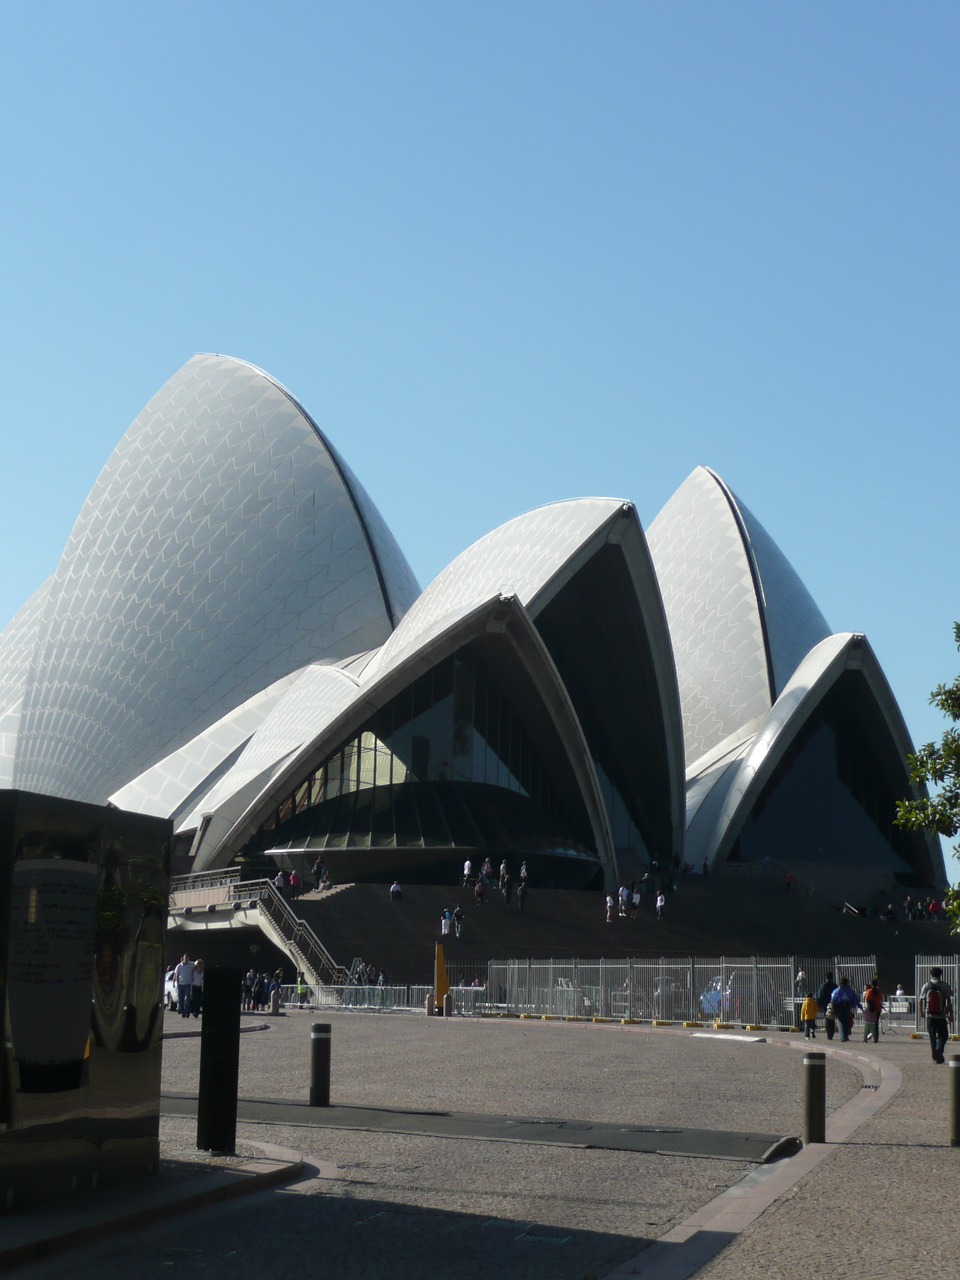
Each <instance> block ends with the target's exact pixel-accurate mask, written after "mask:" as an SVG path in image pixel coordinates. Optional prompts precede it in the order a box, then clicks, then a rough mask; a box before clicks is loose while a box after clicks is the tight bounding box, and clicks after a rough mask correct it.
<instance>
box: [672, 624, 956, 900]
mask: <svg viewBox="0 0 960 1280" xmlns="http://www.w3.org/2000/svg"><path fill="white" fill-rule="evenodd" d="M851 673H856V674H857V675H858V676H859V677H862V680H861V683H860V693H861V696H863V697H866V698H868V699H870V701H871V702H872V704H873V708H874V709H875V711H876V713H877V715H876V722H877V724H878V726H880V728H879V730H878V732H876V733H875V734H874V735H873V736H874V745H875V746H881V747H883V749H884V754H885V756H886V758H887V759H888V760H895V761H897V762H898V765H899V770H900V772H901V773H902V779H901V785H902V789H901V794H904V795H906V794H908V793H909V794H913V795H919V794H920V793H919V792H918V791H917V789H916V788H915V787H913V786H912V785H911V784H910V781H909V776H908V774H907V769H906V763H905V762H906V757H907V754H908V753H909V752H910V751H911V750H912V746H911V742H910V737H909V734H908V732H907V727H906V725H905V723H904V721H903V717H902V715H901V713H900V710H899V708H898V706H897V703H896V700H895V698H894V696H893V693H892V691H891V689H890V686H889V684H888V683H887V680H886V677H885V676H884V674H883V671H882V669H881V667H880V664H879V663H878V662H877V659H876V656H875V654H874V653H873V650H872V649H871V647H870V645H869V644H868V642H867V640H866V637H864V636H862V635H858V634H855V633H849V632H848V633H842V634H838V635H832V636H829V637H827V639H825V640H823V641H822V642H821V643H820V644H818V645H815V646H814V647H813V649H812V650H811V651H810V653H809V654H807V656H806V657H805V658H804V659H803V661H802V662H801V663H800V664H799V666H798V667H797V669H796V671H795V672H794V673H793V676H792V677H791V679H790V680H789V681H788V682H787V685H786V687H785V688H784V690H783V692H782V693H781V694H780V696H779V698H778V699H777V701H776V703H775V704H774V706H773V708H772V709H771V711H770V713H769V715H768V716H767V717H766V719H765V720H764V723H763V725H762V728H761V730H760V732H759V733H757V734H755V735H751V736H750V737H749V738H748V739H747V740H746V741H744V742H742V743H740V744H739V745H737V746H733V747H731V749H730V751H729V754H728V755H727V756H726V757H725V758H718V759H716V760H715V761H712V762H710V763H708V765H707V767H706V768H705V769H704V771H703V773H702V774H701V775H700V776H699V777H698V778H694V779H691V780H690V789H691V790H692V791H694V792H697V793H698V794H697V804H696V807H695V808H693V811H692V813H691V818H690V823H689V827H688V831H687V849H688V856H689V857H690V858H691V859H696V860H699V859H700V858H703V857H706V858H708V859H709V860H710V861H712V862H718V863H719V862H722V861H723V860H724V859H725V858H726V857H727V856H728V855H729V853H730V851H731V848H732V847H733V845H734V843H735V841H736V840H737V838H738V835H739V834H740V832H741V831H742V829H743V826H744V823H745V822H746V821H747V818H748V817H749V815H750V812H751V810H752V809H753V807H754V806H755V805H756V804H757V802H758V800H759V799H760V797H761V794H762V793H763V791H764V788H765V787H766V786H767V785H768V783H769V782H770V781H771V779H772V778H773V777H774V774H775V772H776V770H777V768H778V766H779V765H780V764H781V762H782V761H783V760H784V759H785V757H786V756H787V753H788V752H789V751H790V749H791V747H792V745H793V744H794V743H795V742H796V741H797V739H798V737H799V736H800V735H801V734H802V732H803V730H804V728H805V726H806V725H807V723H808V721H810V720H811V718H812V717H813V716H814V714H815V713H816V711H817V709H818V708H819V707H820V706H821V705H822V704H823V703H824V700H825V699H826V698H827V696H828V695H829V694H830V693H831V691H832V690H833V689H834V688H835V687H836V686H837V685H838V683H839V682H840V681H841V680H843V679H848V678H849V676H850V674H851ZM881 737H882V738H883V739H885V741H883V742H882V743H881V742H878V741H877V740H878V739H879V738H881ZM821 799H822V797H821ZM920 839H922V843H923V846H924V852H925V856H921V857H920V858H918V859H917V862H918V863H919V862H923V863H924V865H915V866H914V868H913V869H914V870H915V871H916V872H917V873H918V874H920V875H921V877H922V878H923V879H924V881H925V882H927V883H930V884H943V883H945V870H944V865H943V855H942V852H941V850H940V845H939V842H938V841H937V840H935V839H934V838H933V837H932V836H927V835H924V836H922V837H920ZM837 860H838V861H839V859H837Z"/></svg>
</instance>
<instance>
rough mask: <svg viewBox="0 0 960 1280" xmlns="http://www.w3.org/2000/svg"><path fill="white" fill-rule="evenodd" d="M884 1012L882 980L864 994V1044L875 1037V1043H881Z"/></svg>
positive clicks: (874, 981)
mask: <svg viewBox="0 0 960 1280" xmlns="http://www.w3.org/2000/svg"><path fill="white" fill-rule="evenodd" d="M882 1012H883V992H882V991H881V990H880V979H879V978H877V977H874V979H873V981H872V982H871V983H870V985H869V987H867V989H866V991H864V993H863V1043H864V1044H866V1043H867V1041H868V1040H869V1039H870V1037H871V1036H873V1043H874V1044H879V1043H880V1015H881V1013H882Z"/></svg>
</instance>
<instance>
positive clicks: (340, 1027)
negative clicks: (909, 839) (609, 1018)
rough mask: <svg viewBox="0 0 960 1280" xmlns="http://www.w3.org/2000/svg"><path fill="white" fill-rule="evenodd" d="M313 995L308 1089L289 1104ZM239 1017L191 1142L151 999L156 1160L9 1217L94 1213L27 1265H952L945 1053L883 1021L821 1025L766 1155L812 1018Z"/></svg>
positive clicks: (910, 1270) (188, 1268)
mask: <svg viewBox="0 0 960 1280" xmlns="http://www.w3.org/2000/svg"><path fill="white" fill-rule="evenodd" d="M317 1020H322V1021H325V1022H330V1023H331V1024H332V1045H333V1051H332V1078H331V1103H332V1104H333V1106H332V1107H331V1111H330V1112H325V1111H323V1110H322V1109H315V1108H310V1107H308V1106H305V1105H304V1103H305V1101H306V1099H307V1094H308V1084H309V1061H310V1028H311V1026H312V1024H313V1022H314V1021H317ZM242 1029H243V1033H242V1035H241V1054H240V1085H239V1092H240V1097H241V1099H242V1100H243V1101H242V1102H241V1106H240V1122H239V1126H238V1152H237V1156H236V1157H234V1158H229V1159H228V1158H215V1157H209V1156H207V1155H205V1154H204V1153H198V1152H197V1151H196V1149H195V1137H196V1121H195V1119H194V1118H193V1117H192V1115H191V1114H190V1111H191V1107H192V1101H191V1100H192V1098H193V1097H194V1096H195V1094H196V1090H197V1079H198V1068H199V1056H200V1038H199V1035H198V1034H196V1032H197V1024H196V1023H194V1022H191V1023H184V1022H182V1021H181V1020H180V1019H178V1018H177V1017H176V1016H175V1015H167V1026H166V1032H167V1036H168V1039H167V1040H166V1041H165V1044H164V1082H163V1087H164V1094H165V1098H166V1101H165V1111H167V1112H169V1113H170V1114H166V1115H165V1116H164V1118H163V1120H162V1122H161V1141H162V1155H163V1170H162V1173H161V1177H160V1179H159V1180H158V1184H157V1185H153V1184H151V1188H150V1190H149V1192H143V1191H137V1190H136V1189H131V1190H130V1191H129V1192H125V1193H124V1194H121V1195H116V1194H115V1193H113V1192H106V1191H104V1192H101V1193H99V1196H98V1197H96V1198H93V1197H91V1198H90V1199H89V1200H88V1201H86V1202H84V1203H77V1204H74V1205H73V1206H70V1207H68V1208H63V1209H53V1210H51V1209H47V1210H46V1211H44V1212H43V1213H42V1214H41V1213H38V1214H37V1215H35V1216H31V1215H27V1216H25V1217H20V1218H18V1219H13V1220H7V1224H9V1225H10V1226H11V1227H13V1228H14V1229H15V1231H16V1232H19V1238H20V1239H23V1240H27V1239H28V1238H29V1235H30V1230H31V1224H32V1226H33V1228H34V1231H35V1233H36V1231H37V1230H39V1229H40V1228H39V1224H40V1223H44V1224H47V1225H46V1226H45V1228H44V1229H45V1230H46V1231H47V1233H48V1234H49V1235H51V1236H52V1237H53V1238H54V1241H53V1243H54V1247H56V1238H57V1236H58V1235H59V1236H63V1235H64V1234H65V1233H66V1232H69V1231H78V1230H81V1229H83V1227H84V1225H85V1224H86V1226H87V1227H88V1228H90V1231H91V1235H92V1238H89V1239H86V1240H85V1241H84V1243H82V1245H75V1246H74V1247H73V1248H71V1249H70V1251H69V1253H66V1252H64V1253H62V1254H59V1255H56V1254H55V1255H54V1256H52V1257H51V1258H49V1259H48V1260H44V1261H38V1262H30V1263H28V1264H26V1265H25V1266H24V1268H23V1274H24V1275H25V1276H27V1275H29V1276H32V1277H36V1278H37V1280H47V1278H48V1277H54V1276H56V1277H60V1276H62V1275H63V1274H65V1271H66V1269H67V1268H68V1269H69V1273H70V1275H71V1280H86V1278H87V1277H89V1278H90V1280H93V1277H98V1278H99V1277H101V1276H102V1275H103V1274H105V1273H108V1271H112V1272H113V1273H118V1272H119V1273H123V1272H133V1271H135V1272H136V1275H137V1278H138V1280H154V1278H155V1277H159V1276H170V1275H171V1273H176V1275H177V1277H178V1280H181V1278H182V1277H193V1276H201V1275H204V1276H205V1275H209V1274H211V1273H219V1272H223V1273H225V1274H229V1275H230V1276H231V1277H236V1280H248V1278H249V1280H264V1277H269V1276H280V1275H283V1276H287V1275H290V1276H298V1275H304V1276H316V1277H324V1278H325V1277H331V1278H334V1277H336V1278H340V1277H342V1278H343V1280H353V1278H354V1277H357V1278H359V1277H363V1278H364V1280H367V1278H368V1277H369V1278H370V1280H380V1278H381V1277H383V1278H384V1280H386V1277H393V1278H395V1277H406V1276H411V1277H413V1276H429V1277H431V1280H443V1278H444V1277H447V1276H449V1277H457V1278H458V1280H472V1278H473V1277H477V1278H480V1277H489V1276H502V1277H504V1278H510V1280H513V1278H514V1277H516V1278H517V1280H528V1278H529V1280H540V1278H541V1277H542V1278H544V1280H546V1278H547V1277H556V1278H558V1280H585V1278H586V1277H596V1278H597V1280H600V1277H611V1278H613V1277H615V1278H616V1280H626V1277H629V1276H641V1277H647V1280H680V1277H686V1276H697V1277H709V1278H710V1280H752V1277H758V1278H759V1277H764V1278H766V1277H783V1278H784V1280H787V1278H788V1277H797V1278H798V1280H803V1278H805V1277H817V1280H820V1277H823V1276H824V1275H828V1274H829V1275H831V1276H838V1277H845V1276H848V1275H849V1276H853V1275H854V1274H856V1275H858V1276H859V1275H861V1274H869V1275H870V1276H871V1277H873V1278H874V1280H876V1278H878V1277H888V1276H889V1277H894V1276H897V1277H899V1276H904V1275H910V1274H922V1275H923V1276H924V1277H925V1278H929V1277H939V1276H943V1277H947V1276H951V1277H953V1276H955V1275H956V1274H957V1269H958V1267H957V1262H956V1261H955V1254H956V1247H955V1245H954V1244H953V1242H952V1240H951V1233H950V1231H949V1230H948V1229H947V1225H946V1222H947V1218H948V1217H949V1216H950V1215H949V1206H950V1205H952V1202H953V1185H954V1181H955V1179H956V1175H957V1171H958V1166H960V1153H958V1150H956V1149H952V1148H951V1147H950V1146H949V1139H948V1091H949V1078H948V1077H949V1076H950V1075H951V1074H952V1073H953V1071H954V1070H955V1068H949V1067H935V1066H934V1065H933V1064H932V1063H931V1061H930V1056H929V1050H928V1048H927V1046H926V1044H925V1043H924V1042H922V1041H914V1040H911V1039H910V1037H909V1035H907V1034H905V1033H900V1034H894V1035H890V1036H889V1037H887V1038H886V1039H885V1040H884V1042H883V1043H882V1044H881V1046H880V1048H879V1050H877V1049H874V1048H873V1047H872V1046H869V1047H864V1046H862V1045H861V1044H859V1043H856V1042H854V1043H851V1044H850V1045H848V1046H843V1047H842V1048H841V1047H840V1046H839V1045H838V1043H837V1041H834V1042H833V1044H832V1045H831V1046H830V1053H829V1057H828V1063H827V1106H828V1115H829V1119H828V1132H827V1139H828V1140H827V1143H825V1144H823V1145H814V1146H811V1147H809V1148H806V1149H805V1150H803V1151H801V1152H800V1154H798V1155H795V1156H792V1157H790V1158H787V1159H783V1160H779V1161H776V1162H774V1163H766V1164H764V1163H762V1162H761V1161H762V1159H763V1151H764V1148H765V1145H766V1144H768V1140H770V1139H772V1138H774V1137H785V1136H788V1135H796V1134H799V1132H800V1129H801V1125H802V1096H803V1066H802V1057H803V1050H804V1049H805V1048H817V1049H826V1048H827V1043H826V1041H825V1039H824V1038H823V1036H822V1035H821V1036H820V1037H818V1039H817V1041H816V1044H815V1045H811V1044H810V1043H809V1042H805V1041H804V1040H803V1039H802V1037H799V1036H796V1035H789V1034H787V1033H778V1032H764V1033H755V1034H751V1033H737V1034H733V1033H726V1034H722V1033H718V1032H713V1031H710V1030H707V1029H704V1030H703V1031H702V1032H699V1033H698V1032H697V1031H696V1030H694V1029H690V1028H684V1029H681V1028H679V1027H677V1028H652V1027H646V1026H644V1027H640V1026H621V1025H619V1024H615V1023H589V1022H559V1021H558V1022H540V1021H537V1020H526V1019H522V1020H521V1019H467V1018H454V1019H450V1020H443V1019H439V1018H433V1019H427V1018H426V1017H424V1016H423V1015H417V1014H382V1015H376V1014H364V1013H352V1014H334V1015H332V1016H331V1015H329V1014H327V1013H324V1014H323V1015H317V1014H313V1013H311V1012H308V1011H303V1012H301V1011H297V1010H290V1011H288V1013H287V1015H286V1016H284V1017H280V1018H273V1019H271V1018H269V1017H263V1016H262V1015H256V1016H247V1015H245V1016H244V1019H243V1023H242ZM177 1111H179V1112H180V1114H175V1113H176V1112H177ZM248 1116H249V1117H252V1118H247V1117H248ZM339 1124H342V1125H344V1126H345V1127H342V1128H341V1127H335V1126H337V1125H339ZM271 1178H276V1179H280V1182H278V1183H277V1184H276V1185H272V1186H271V1185H269V1182H270V1179H271ZM239 1192H244V1193H245V1194H238V1193H239ZM107 1196H109V1197H111V1199H110V1200H109V1201H108V1203H107V1207H106V1209H105V1208H104V1198H105V1197H107ZM223 1197H227V1198H223ZM95 1200H96V1203H95V1202H94V1201H95ZM192 1208H193V1211H191V1209H192ZM945 1209H946V1210H947V1212H946V1213H945ZM150 1213H159V1215H160V1216H159V1219H158V1220H157V1221H155V1222H148V1221H147V1220H146V1219H147V1217H148V1216H149V1215H150ZM97 1214H100V1215H102V1218H103V1221H102V1222H101V1221H100V1220H99V1219H98V1218H97ZM125 1216H127V1217H131V1218H132V1220H133V1221H136V1222H137V1223H138V1227H137V1230H135V1231H130V1230H119V1229H118V1219H122V1218H124V1217H125ZM831 1223H844V1224H846V1226H845V1228H844V1230H843V1231H837V1230H834V1229H832V1228H831V1227H830V1226H829V1224H831ZM865 1223H874V1224H876V1223H882V1224H883V1227H882V1229H876V1228H874V1227H867V1226H865V1225H864V1224H865ZM7 1224H5V1227H6V1225H7ZM50 1224H53V1225H52V1226H51V1225H50ZM91 1224H92V1225H91ZM7 1238H8V1240H9V1241H12V1240H13V1235H12V1234H10V1233H7ZM8 1247H9V1245H8ZM11 1258H12V1255H11Z"/></svg>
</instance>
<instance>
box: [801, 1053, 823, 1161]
mask: <svg viewBox="0 0 960 1280" xmlns="http://www.w3.org/2000/svg"><path fill="white" fill-rule="evenodd" d="M802 1136H803V1145H804V1146H805V1147H808V1146H809V1145H810V1143H811V1142H826V1140H827V1055H826V1054H825V1053H805V1054H804V1055H803V1135H802Z"/></svg>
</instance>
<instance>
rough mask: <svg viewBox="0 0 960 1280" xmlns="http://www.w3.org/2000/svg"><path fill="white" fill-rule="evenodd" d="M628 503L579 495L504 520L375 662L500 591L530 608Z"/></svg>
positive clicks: (454, 564) (447, 573)
mask: <svg viewBox="0 0 960 1280" xmlns="http://www.w3.org/2000/svg"><path fill="white" fill-rule="evenodd" d="M623 506H624V503H623V499H621V498H579V499H574V500H571V501H569V502H554V503H551V504H550V505H548V506H545V507H538V508H537V509H536V510H535V511H530V512H527V514H526V515H522V516H517V517H516V518H515V519H513V520H508V521H507V522H506V524H502V525H500V526H499V527H498V528H496V529H494V530H493V532H492V533H488V534H486V536H485V537H483V538H480V539H479V540H478V541H477V542H475V543H473V545H472V546H470V547H468V548H467V549H466V551H462V552H461V553H460V555H458V556H457V557H456V559H455V560H452V561H451V562H450V564H449V565H447V567H446V568H445V569H443V570H442V571H441V572H440V573H439V574H438V575H437V576H436V578H434V580H433V582H431V583H430V585H429V586H428V587H427V588H426V589H425V590H424V592H423V594H422V595H421V596H420V598H419V599H418V600H417V601H416V603H415V604H414V605H413V606H412V607H411V608H410V610H409V611H408V612H407V614H406V616H405V617H404V619H403V621H402V622H401V623H400V625H399V626H398V627H397V629H396V631H395V632H394V633H393V635H392V636H391V637H390V639H389V640H388V641H387V643H386V644H385V645H384V646H383V649H382V650H381V651H380V653H379V654H378V655H377V656H376V658H375V659H374V663H375V664H376V665H377V666H378V667H379V666H380V665H384V666H386V665H389V664H390V663H391V662H393V661H394V660H395V659H396V656H397V654H398V653H399V652H400V651H401V650H407V649H409V648H411V647H414V646H415V645H416V644H417V643H418V640H419V638H420V637H421V636H422V635H424V634H426V633H428V632H431V631H432V630H433V629H434V628H435V627H436V626H437V624H438V623H439V622H440V621H441V620H442V619H445V618H446V617H447V616H448V615H452V614H455V613H460V612H463V611H464V610H465V609H468V608H469V607H470V606H472V605H474V604H476V603H477V602H478V601H480V600H486V599H489V598H490V597H491V596H492V595H495V594H497V593H499V594H501V595H505V596H516V597H517V599H518V600H519V601H520V603H521V604H522V605H524V607H529V606H530V605H531V603H533V602H535V599H536V597H537V596H538V594H539V593H540V592H541V591H543V589H544V588H545V587H546V586H547V584H548V583H549V582H550V581H551V580H552V579H553V578H554V577H555V576H556V575H557V573H558V572H559V571H560V570H561V569H562V568H564V567H565V566H567V565H568V563H569V562H570V560H571V558H572V557H574V556H575V555H576V554H577V553H578V552H580V551H582V550H583V549H584V548H586V546H587V545H588V544H589V542H590V540H591V538H592V537H593V536H594V535H595V534H597V532H598V531H599V530H600V529H602V527H603V526H604V525H605V524H606V523H607V522H608V521H610V520H611V519H612V518H613V517H615V516H616V515H617V514H618V513H619V512H620V511H622V510H623Z"/></svg>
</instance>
